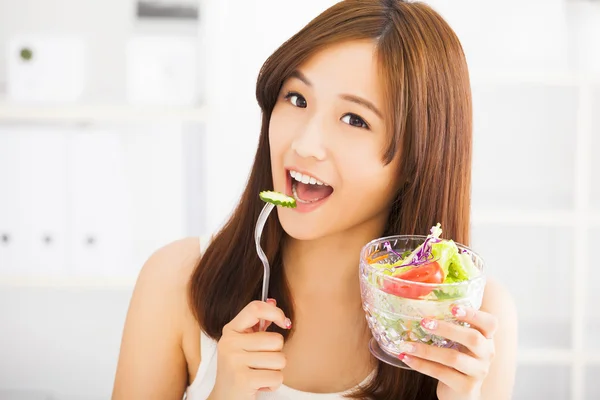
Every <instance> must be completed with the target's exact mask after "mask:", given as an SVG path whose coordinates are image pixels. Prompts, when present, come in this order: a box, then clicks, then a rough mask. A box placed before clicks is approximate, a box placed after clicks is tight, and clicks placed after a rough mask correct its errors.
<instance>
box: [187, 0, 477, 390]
mask: <svg viewBox="0 0 600 400" xmlns="http://www.w3.org/2000/svg"><path fill="white" fill-rule="evenodd" d="M361 39H371V40H373V41H374V43H376V45H377V53H378V57H379V65H380V68H381V76H382V79H383V90H384V95H385V100H386V115H387V118H388V127H389V131H390V141H389V145H388V147H387V149H386V150H385V152H384V154H382V157H383V162H385V163H389V162H390V161H391V160H392V159H393V158H394V157H395V156H399V157H400V160H401V161H400V168H399V171H398V173H399V174H400V182H402V183H403V184H402V187H401V188H400V190H399V192H398V195H397V197H396V198H395V199H394V200H393V205H392V208H391V213H390V216H389V219H388V224H387V226H386V228H385V231H384V232H382V235H392V234H423V233H424V232H427V231H428V230H429V228H430V227H431V226H433V225H435V224H436V223H437V222H440V223H441V224H442V227H443V229H444V236H445V237H448V238H452V239H454V240H455V241H457V242H460V243H463V244H467V245H468V244H469V225H470V221H469V215H470V188H471V142H472V139H471V135H472V106H471V89H470V84H469V75H468V70H467V65H466V60H465V56H464V53H463V49H462V46H461V44H460V42H459V40H458V38H457V37H456V35H455V33H454V32H453V30H452V29H451V28H450V27H449V26H448V24H447V23H446V22H445V21H444V20H443V19H442V18H441V16H440V15H439V14H437V13H436V12H435V11H434V10H432V9H431V8H430V7H429V6H427V5H425V4H423V3H412V2H410V3H409V2H406V1H401V0H346V1H342V2H340V3H338V4H336V5H334V6H332V7H331V8H329V9H328V10H326V11H325V12H323V13H322V14H321V15H319V16H318V17H316V18H315V19H314V20H312V21H311V22H310V23H309V24H308V25H306V26H305V27H304V28H303V29H302V30H301V31H300V32H298V33H297V34H296V35H294V36H293V37H292V38H290V39H289V40H288V41H287V42H285V43H284V44H283V45H282V46H281V47H280V48H279V49H277V50H276V51H275V53H274V54H273V55H271V56H270V57H269V58H268V59H267V61H266V62H265V63H264V65H263V67H262V69H261V71H260V74H259V76H258V81H257V85H256V97H257V100H258V103H259V105H260V107H261V109H262V128H261V133H260V138H259V143H258V149H257V151H256V156H255V159H254V165H253V167H252V171H251V174H250V177H249V181H248V184H247V186H246V189H245V190H244V193H243V194H242V197H241V200H240V202H239V205H238V207H237V208H236V210H235V212H234V213H233V215H232V216H231V218H230V219H229V221H228V222H227V223H226V224H225V226H224V227H223V228H222V229H221V230H220V232H218V234H217V235H216V236H215V237H214V239H213V241H212V243H211V244H210V246H209V247H208V248H207V250H206V252H205V253H204V255H203V257H202V259H201V260H200V262H199V265H198V266H197V268H196V270H195V272H194V274H193V276H192V278H191V281H190V303H191V307H192V309H193V310H194V312H195V315H196V318H197V320H198V322H199V324H200V326H201V328H202V329H203V330H204V331H205V332H206V334H207V335H208V336H210V337H212V338H214V339H216V340H218V339H219V338H220V336H221V330H222V328H223V326H224V325H225V324H227V323H228V322H229V321H230V320H231V319H233V318H234V317H235V315H237V313H238V312H239V311H240V310H241V309H242V308H243V307H244V306H246V305H247V304H248V303H249V302H251V301H253V300H256V299H260V294H261V284H262V272H263V267H262V264H261V262H260V260H259V259H258V257H257V255H256V252H255V245H254V237H253V233H254V226H255V223H256V220H257V218H258V215H259V213H260V211H261V208H262V206H263V203H262V202H261V201H260V199H259V197H258V193H259V191H261V190H266V189H272V188H273V182H272V175H271V166H270V153H269V141H268V133H269V132H268V128H269V120H270V118H271V112H272V111H273V107H274V106H275V102H276V100H277V97H278V94H279V91H280V89H281V86H282V83H283V82H284V81H285V80H286V78H288V77H289V76H290V74H291V73H292V72H293V71H294V70H295V69H296V68H297V67H298V66H299V65H300V64H301V63H302V62H303V61H305V60H306V59H307V58H308V57H310V56H311V55H312V54H314V53H315V52H316V51H318V50H320V49H323V48H324V47H326V46H328V45H331V44H334V43H339V42H342V41H348V40H361ZM398 152H399V153H398ZM284 237H285V232H284V231H283V229H282V227H281V225H280V223H279V220H278V218H277V213H272V214H271V216H270V217H269V220H268V222H267V224H266V227H265V231H264V234H263V248H264V249H265V253H266V254H267V256H268V257H269V260H271V267H272V273H271V286H270V293H269V295H270V297H273V298H276V299H277V303H278V306H279V307H281V308H282V309H283V310H284V312H285V313H286V315H288V316H289V317H290V318H292V320H293V311H294V310H293V307H292V305H293V301H292V299H291V296H290V292H289V290H288V285H287V282H286V279H285V276H284V272H283V267H282V256H281V246H282V243H283V239H284ZM357 259H358V254H357ZM357 269H358V267H357ZM271 327H272V328H270V329H272V330H275V331H277V332H280V333H281V334H282V335H284V337H287V335H288V334H289V332H287V331H283V330H280V329H279V328H277V327H276V326H275V324H273V325H271ZM436 384H437V381H436V380H434V379H432V378H429V377H426V376H424V375H421V374H418V373H415V372H412V371H405V370H402V369H398V368H394V367H390V366H388V365H387V364H384V363H379V365H378V367H377V372H376V374H375V376H374V378H373V380H372V381H371V382H370V383H368V384H367V385H366V386H365V387H363V388H360V389H359V390H358V391H357V392H356V393H355V394H353V395H352V396H351V397H354V398H375V399H405V400H408V399H435V398H436Z"/></svg>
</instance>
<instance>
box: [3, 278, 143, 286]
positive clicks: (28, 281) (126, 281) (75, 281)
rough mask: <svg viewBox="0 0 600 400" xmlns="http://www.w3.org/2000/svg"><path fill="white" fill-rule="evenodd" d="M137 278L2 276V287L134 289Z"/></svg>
mask: <svg viewBox="0 0 600 400" xmlns="http://www.w3.org/2000/svg"><path fill="white" fill-rule="evenodd" d="M136 279H137V278H136V277H76V276H12V275H0V287H13V288H19V287H21V288H77V289H132V288H133V287H134V286H135V282H136Z"/></svg>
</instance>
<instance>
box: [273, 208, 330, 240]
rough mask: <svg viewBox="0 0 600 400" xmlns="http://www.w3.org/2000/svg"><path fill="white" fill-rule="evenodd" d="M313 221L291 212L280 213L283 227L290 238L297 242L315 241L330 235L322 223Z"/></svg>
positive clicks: (283, 211)
mask: <svg viewBox="0 0 600 400" xmlns="http://www.w3.org/2000/svg"><path fill="white" fill-rule="evenodd" d="M312 219H313V218H310V217H307V216H306V215H301V214H297V213H294V212H293V211H291V210H282V212H279V222H280V223H281V227H282V228H283V230H284V231H285V233H286V234H287V235H288V236H289V237H291V238H293V239H296V240H315V239H319V238H322V237H324V236H326V235H328V233H329V232H327V228H326V227H325V226H324V224H323V223H322V221H312Z"/></svg>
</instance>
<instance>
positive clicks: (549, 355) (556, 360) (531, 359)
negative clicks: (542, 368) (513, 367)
mask: <svg viewBox="0 0 600 400" xmlns="http://www.w3.org/2000/svg"><path fill="white" fill-rule="evenodd" d="M574 358H575V355H574V353H573V352H572V351H571V350H561V349H531V350H523V349H519V350H517V360H518V362H519V364H527V365H531V364H570V363H572V362H573V360H574Z"/></svg>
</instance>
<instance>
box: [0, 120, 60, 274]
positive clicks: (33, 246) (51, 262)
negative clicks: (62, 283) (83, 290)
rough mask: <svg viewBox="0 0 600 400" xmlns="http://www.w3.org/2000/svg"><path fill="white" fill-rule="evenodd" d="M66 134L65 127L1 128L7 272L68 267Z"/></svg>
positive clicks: (2, 258) (2, 260)
mask: <svg viewBox="0 0 600 400" xmlns="http://www.w3.org/2000/svg"><path fill="white" fill-rule="evenodd" d="M66 138H67V136H66V133H65V132H61V131H57V130H48V129H43V128H33V129H27V128H25V129H20V128H6V129H5V130H4V131H3V132H2V133H0V159H1V161H0V185H1V187H2V188H3V191H5V193H3V195H2V196H1V197H2V200H0V225H5V226H2V227H0V231H2V232H0V242H1V243H2V244H1V245H0V254H1V255H0V270H2V271H3V272H4V273H7V274H9V275H20V276H26V275H42V276H55V275H60V274H63V273H64V272H65V271H66V266H67V257H66V251H67V249H66V240H67V229H66V221H67V179H66V173H67V166H66V154H67V147H66V144H67V142H66ZM4 221H6V223H5V222H4Z"/></svg>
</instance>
